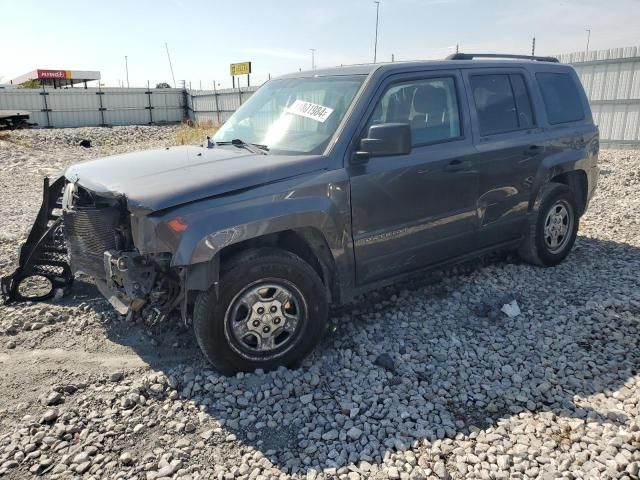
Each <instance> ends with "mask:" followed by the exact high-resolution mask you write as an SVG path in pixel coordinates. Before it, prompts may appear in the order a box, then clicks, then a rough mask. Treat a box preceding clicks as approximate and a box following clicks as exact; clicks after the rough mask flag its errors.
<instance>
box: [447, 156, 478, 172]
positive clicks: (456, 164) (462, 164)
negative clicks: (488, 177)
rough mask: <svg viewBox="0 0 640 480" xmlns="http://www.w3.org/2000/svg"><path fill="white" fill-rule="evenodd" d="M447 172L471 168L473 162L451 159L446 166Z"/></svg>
mask: <svg viewBox="0 0 640 480" xmlns="http://www.w3.org/2000/svg"><path fill="white" fill-rule="evenodd" d="M444 170H445V172H463V171H467V170H471V162H470V161H469V160H460V159H457V158H456V159H455V160H451V161H450V162H449V164H448V165H447V166H446V167H444Z"/></svg>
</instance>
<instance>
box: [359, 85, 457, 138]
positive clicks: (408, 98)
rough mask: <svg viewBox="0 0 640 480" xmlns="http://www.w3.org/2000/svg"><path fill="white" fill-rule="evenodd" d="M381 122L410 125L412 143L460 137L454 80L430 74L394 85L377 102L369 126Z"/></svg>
mask: <svg viewBox="0 0 640 480" xmlns="http://www.w3.org/2000/svg"><path fill="white" fill-rule="evenodd" d="M379 123H408V124H409V125H411V138H412V144H413V146H418V145H425V144H428V143H435V142H442V141H446V140H451V139H454V138H459V137H460V116H459V113H458V97H457V95H456V84H455V80H454V79H453V77H442V78H429V79H425V80H412V81H410V82H402V83H397V84H395V85H392V86H391V87H389V89H387V91H386V92H385V93H384V95H383V96H382V98H381V99H380V101H379V102H378V105H377V106H376V109H375V110H374V112H373V116H372V118H371V119H370V120H369V123H368V125H367V130H368V128H369V126H371V125H375V124H379Z"/></svg>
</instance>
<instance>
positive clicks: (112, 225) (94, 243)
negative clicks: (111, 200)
mask: <svg viewBox="0 0 640 480" xmlns="http://www.w3.org/2000/svg"><path fill="white" fill-rule="evenodd" d="M119 223H120V211H119V210H118V208H117V207H102V208H96V207H77V208H75V209H73V210H69V211H65V212H64V234H65V238H66V241H67V248H68V250H69V259H70V262H71V269H72V270H73V272H74V273H77V272H82V273H84V274H86V275H90V276H91V277H93V278H97V279H104V275H105V272H104V259H103V258H104V252H105V251H107V250H115V249H116V247H117V243H116V235H117V227H118V225H119Z"/></svg>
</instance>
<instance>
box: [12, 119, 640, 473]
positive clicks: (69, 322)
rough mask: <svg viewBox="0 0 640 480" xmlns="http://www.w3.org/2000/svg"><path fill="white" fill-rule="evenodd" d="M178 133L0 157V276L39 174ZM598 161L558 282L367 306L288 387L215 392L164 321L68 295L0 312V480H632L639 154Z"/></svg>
mask: <svg viewBox="0 0 640 480" xmlns="http://www.w3.org/2000/svg"><path fill="white" fill-rule="evenodd" d="M173 128H174V127H121V128H113V129H76V130H72V129H69V130H51V131H22V132H11V133H10V135H11V138H12V140H11V141H10V142H7V141H3V140H0V182H1V184H2V185H3V187H4V190H3V195H2V200H3V201H2V202H1V203H0V214H1V215H2V218H3V228H2V229H1V230H0V270H1V271H3V272H7V271H9V270H10V268H11V266H12V263H13V262H14V261H15V258H16V257H15V255H16V252H17V248H18V244H19V241H20V240H22V239H23V238H24V237H25V234H26V232H27V230H28V228H29V227H30V225H31V222H32V220H33V217H34V215H35V213H36V211H37V209H38V206H39V201H40V188H41V178H42V176H43V175H44V174H45V173H49V172H52V171H55V170H60V169H62V168H63V167H64V166H66V165H68V164H69V163H71V162H72V161H76V160H78V159H82V158H89V157H92V156H96V155H104V154H107V153H114V152H123V151H127V150H132V149H139V148H150V147H153V146H164V145H168V144H170V143H171V142H172V141H173V137H174V129H173ZM83 138H88V139H91V140H92V144H93V145H95V147H93V148H91V149H83V148H81V147H76V146H74V145H76V143H77V141H78V140H79V139H83ZM601 158H602V162H601V167H602V170H603V173H602V176H601V183H600V187H599V190H598V193H597V195H596V198H595V199H594V200H593V203H592V205H591V207H590V209H589V211H588V213H587V215H586V216H585V217H584V218H583V220H582V223H581V229H580V236H579V238H578V240H577V242H576V246H575V250H574V252H573V253H572V254H571V255H570V256H569V257H568V259H567V260H566V262H564V263H563V264H561V265H560V266H558V267H556V268H547V269H542V268H535V267H531V266H529V265H525V264H520V263H518V262H517V261H516V260H515V259H513V258H504V257H495V258H493V259H491V261H486V260H485V261H478V262H471V263H468V264H465V265H462V266H458V267H455V268H453V269H451V270H449V271H447V272H441V273H438V274H435V275H430V276H426V277H425V279H424V281H416V282H411V283H408V284H404V285H398V286H395V287H393V288H388V289H384V290H379V291H376V292H372V293H371V294H369V295H367V296H365V297H363V298H361V299H359V300H358V302H356V303H355V304H354V305H350V306H348V307H345V308H341V309H337V310H336V311H335V312H334V313H333V315H332V326H333V328H332V329H331V332H330V333H329V334H328V335H327V337H326V338H325V339H324V340H323V341H322V343H321V345H320V346H319V348H318V349H317V351H316V352H315V353H314V354H313V355H312V356H311V357H310V358H309V359H308V360H306V361H305V362H304V363H303V365H302V366H301V368H299V369H297V370H285V369H280V370H278V371H275V372H270V373H263V372H256V373H254V374H244V375H237V376H236V377H232V378H225V377H223V376H221V375H219V374H218V373H216V372H215V371H213V370H212V369H211V368H210V367H208V366H207V365H206V363H205V362H204V360H203V359H202V357H201V355H200V353H199V352H198V349H197V346H196V344H195V342H194V341H193V336H192V334H191V332H190V331H189V330H188V329H185V328H184V327H183V326H182V325H181V324H180V322H174V323H172V322H169V321H166V322H162V323H158V324H155V325H150V324H148V325H145V324H139V323H133V322H127V320H126V319H125V318H122V317H120V316H119V315H117V314H116V313H115V312H114V311H113V310H112V309H111V308H110V307H109V305H108V304H107V303H106V301H104V300H103V299H102V298H101V297H100V295H99V294H97V292H96V291H95V289H94V288H93V287H92V286H91V285H88V284H86V283H84V282H83V281H78V282H77V283H76V285H75V286H74V290H73V294H72V296H70V297H67V298H63V299H58V300H57V301H56V302H55V303H40V304H20V305H11V306H1V307H0V335H1V336H3V337H4V339H3V340H2V341H0V362H1V365H0V369H1V371H2V375H1V377H0V389H1V391H2V404H1V405H0V476H3V475H4V476H6V477H7V478H10V479H14V478H29V477H36V476H39V475H40V476H45V477H46V478H52V479H66V478H76V477H84V478H95V479H97V478H116V479H124V478H127V479H129V478H137V479H145V480H152V479H159V478H167V477H173V478H182V479H194V480H195V479H205V478H206V479H209V478H216V479H227V478H239V479H251V480H264V479H271V478H289V477H294V478H299V479H303V478H309V479H321V478H322V479H333V478H340V479H350V480H351V479H353V480H355V479H366V478H375V479H384V478H394V479H422V478H453V479H461V478H487V479H489V478H492V479H508V478H531V479H534V478H555V477H560V476H565V477H568V478H612V479H613V478H616V479H619V478H622V479H624V478H626V479H633V478H638V470H639V464H640V277H639V275H638V272H640V154H639V153H638V152H636V151H623V150H609V151H603V152H601ZM512 301H514V302H515V305H517V306H518V309H519V310H520V314H519V315H517V316H515V317H513V318H511V317H510V316H509V315H508V313H507V314H505V313H503V312H501V311H500V310H501V307H502V306H503V305H505V304H509V303H510V302H512ZM34 326H37V327H38V328H34ZM48 403H51V405H48Z"/></svg>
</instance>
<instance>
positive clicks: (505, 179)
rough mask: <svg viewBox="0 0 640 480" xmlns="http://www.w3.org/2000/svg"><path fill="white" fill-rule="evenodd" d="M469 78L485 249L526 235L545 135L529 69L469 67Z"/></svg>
mask: <svg viewBox="0 0 640 480" xmlns="http://www.w3.org/2000/svg"><path fill="white" fill-rule="evenodd" d="M464 79H465V84H466V86H467V94H468V97H469V105H470V106H471V118H472V122H473V138H474V144H475V146H476V149H477V151H478V155H477V157H476V166H477V169H478V174H479V179H478V182H479V196H478V199H477V209H478V227H479V232H478V244H477V246H478V248H484V247H489V246H492V245H497V244H500V243H504V242H508V241H510V240H514V239H517V238H518V237H520V236H521V235H522V232H523V228H524V223H525V222H526V220H527V209H528V202H529V198H530V195H531V191H532V187H533V184H534V179H535V175H536V172H537V171H538V168H539V166H540V163H541V162H542V159H543V158H544V150H545V133H544V131H543V129H542V128H541V127H540V122H539V119H538V118H537V117H536V114H535V111H534V107H533V102H532V99H531V92H532V91H533V86H534V85H533V79H532V77H531V76H530V73H529V72H528V71H527V70H526V69H522V68H517V67H516V68H513V69H511V68H509V69H504V68H487V69H468V70H465V73H464Z"/></svg>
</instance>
